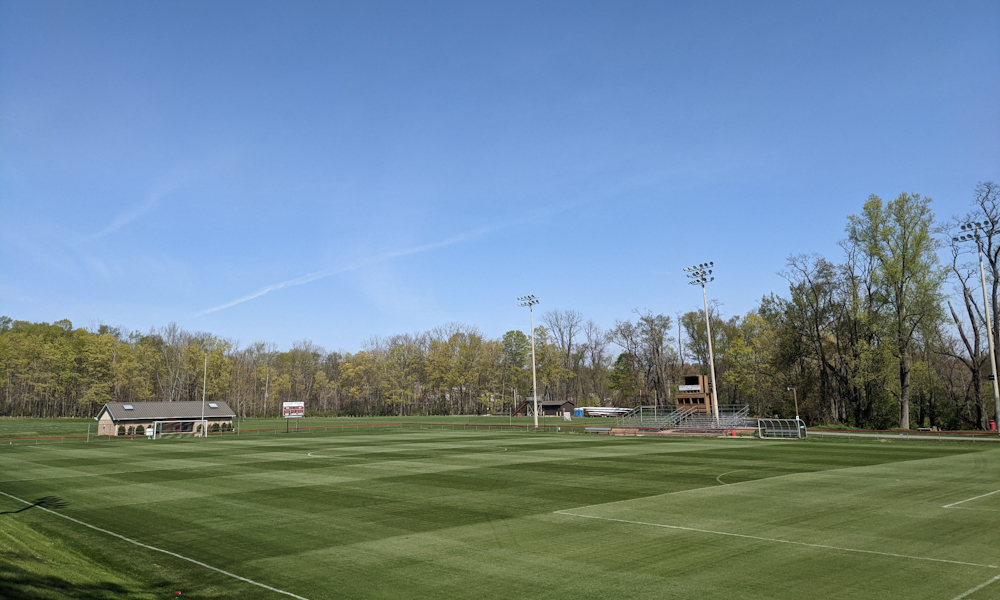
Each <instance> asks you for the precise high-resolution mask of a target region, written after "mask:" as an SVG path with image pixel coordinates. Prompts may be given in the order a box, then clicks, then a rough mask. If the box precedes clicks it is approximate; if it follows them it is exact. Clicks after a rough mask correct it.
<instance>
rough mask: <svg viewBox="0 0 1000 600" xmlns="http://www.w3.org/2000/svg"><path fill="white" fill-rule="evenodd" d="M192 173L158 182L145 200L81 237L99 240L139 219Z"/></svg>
mask: <svg viewBox="0 0 1000 600" xmlns="http://www.w3.org/2000/svg"><path fill="white" fill-rule="evenodd" d="M191 179H192V175H191V174H190V173H187V172H181V173H177V174H174V175H173V176H171V177H170V178H168V179H167V180H166V181H164V182H162V183H160V184H159V185H157V186H156V187H155V188H153V189H152V190H151V191H150V192H149V194H148V195H147V196H146V200H145V201H144V202H143V203H141V204H138V205H136V206H133V207H132V208H130V209H128V210H126V211H125V212H123V213H121V214H120V215H118V216H117V217H115V218H114V220H112V221H111V222H110V223H108V225H107V226H106V227H104V229H101V230H100V231H98V232H97V233H94V234H91V235H89V236H87V237H85V238H84V239H83V241H84V242H93V241H95V240H99V239H101V238H102V237H104V236H107V235H111V234H112V233H115V232H116V231H118V230H119V229H121V228H122V227H125V226H126V225H128V224H129V223H132V222H133V221H135V220H137V219H139V218H140V217H142V216H143V215H145V214H146V213H148V212H151V211H153V210H155V209H156V208H157V207H158V206H159V205H160V200H162V199H163V198H164V197H166V196H167V195H169V194H171V193H173V192H174V191H176V190H177V189H178V188H180V187H182V186H183V185H185V184H187V183H188V182H190V181H191Z"/></svg>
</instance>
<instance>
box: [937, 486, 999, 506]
mask: <svg viewBox="0 0 1000 600" xmlns="http://www.w3.org/2000/svg"><path fill="white" fill-rule="evenodd" d="M993 494H1000V490H993V491H992V492H989V493H987V494H982V495H979V496H973V497H972V498H966V499H965V500H959V501H958V502H952V503H951V504H945V505H944V506H942V507H941V508H952V507H954V506H958V505H959V504H965V503H966V502H971V501H973V500H979V499H980V498H985V497H986V496H992V495H993ZM980 510H982V509H980Z"/></svg>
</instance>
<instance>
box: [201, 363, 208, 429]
mask: <svg viewBox="0 0 1000 600" xmlns="http://www.w3.org/2000/svg"><path fill="white" fill-rule="evenodd" d="M207 385H208V350H205V372H204V377H202V378H201V427H202V430H201V435H202V437H208V426H207V425H208V424H207V423H205V389H206V387H207Z"/></svg>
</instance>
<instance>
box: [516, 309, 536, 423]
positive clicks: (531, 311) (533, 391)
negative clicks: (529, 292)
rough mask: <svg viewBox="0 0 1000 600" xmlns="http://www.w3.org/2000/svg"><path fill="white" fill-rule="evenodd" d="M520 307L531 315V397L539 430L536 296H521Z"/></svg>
mask: <svg viewBox="0 0 1000 600" xmlns="http://www.w3.org/2000/svg"><path fill="white" fill-rule="evenodd" d="M518 300H520V301H521V303H520V304H518V306H527V307H528V313H529V314H530V315H531V395H532V396H533V397H534V398H535V411H534V412H535V429H538V381H537V379H536V378H535V308H534V307H535V305H536V304H538V298H535V297H534V296H521V297H520V298H518Z"/></svg>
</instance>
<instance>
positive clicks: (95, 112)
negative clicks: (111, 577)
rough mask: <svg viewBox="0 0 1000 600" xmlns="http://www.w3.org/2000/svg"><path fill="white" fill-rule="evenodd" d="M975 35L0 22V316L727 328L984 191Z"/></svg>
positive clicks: (308, 14) (807, 12) (997, 129)
mask: <svg viewBox="0 0 1000 600" xmlns="http://www.w3.org/2000/svg"><path fill="white" fill-rule="evenodd" d="M998 99H1000V3H997V2H995V1H984V2H938V3H919V2H900V3H871V2H861V3H856V4H851V3H847V2H827V3H820V2H788V3H767V4H759V5H756V6H753V5H751V3H744V2H716V3H712V2H690V3H680V2H604V3H587V2H582V1H574V2H562V3H557V2H530V3H520V4H519V3H514V2H510V1H504V2H496V3H488V2H453V3H450V2H399V3H394V2H354V3H335V2H257V3H250V2H245V1H243V2H220V1H216V2H202V1H196V2H178V1H171V2H153V1H150V2H45V1H36V0H32V1H24V2H20V1H19V2H12V1H8V0H0V314H6V315H9V316H11V317H13V318H16V319H24V320H33V321H53V320H57V319H62V318H69V319H71V320H72V321H73V322H74V323H75V324H77V325H82V326H87V325H92V324H96V323H107V324H110V325H116V326H124V327H127V328H130V329H138V330H142V331H146V330H148V329H149V328H150V327H154V326H162V325H165V324H167V323H169V322H171V321H174V322H177V323H178V324H180V325H181V326H183V327H185V328H187V329H189V330H194V331H208V332H212V333H215V334H217V335H221V336H224V337H229V338H232V339H234V340H238V341H240V342H241V343H243V344H248V343H252V342H254V341H258V340H261V341H272V342H276V343H277V344H278V345H279V346H280V347H288V346H290V345H291V344H292V342H293V341H295V340H301V339H310V340H312V341H314V342H316V343H317V344H320V345H323V346H325V347H327V348H329V349H345V350H348V351H353V350H356V349H358V348H359V347H360V346H361V344H362V343H363V342H364V340H366V339H367V338H368V337H369V336H371V335H373V334H379V335H387V334H393V333H403V332H412V331H419V330H425V329H428V328H431V327H434V326H437V325H440V324H442V323H445V322H449V321H459V322H464V323H469V324H474V325H477V326H479V327H480V328H481V329H482V330H483V331H484V332H485V333H486V334H488V335H491V336H499V335H501V334H502V333H503V332H504V331H507V330H509V329H513V328H520V329H526V327H527V317H528V315H527V314H526V311H525V309H519V308H517V306H516V302H515V297H517V296H520V295H524V294H535V295H537V296H538V297H539V298H540V299H541V301H542V303H541V305H540V306H539V307H538V309H539V310H540V311H544V310H549V309H554V308H559V309H576V310H579V311H580V312H582V313H583V314H584V316H585V317H589V318H593V319H594V320H595V321H597V322H599V323H601V324H603V325H605V326H607V325H611V324H612V323H613V322H614V320H615V319H618V318H628V317H629V316H630V313H631V311H632V309H635V308H639V309H650V310H653V311H656V312H662V313H665V314H670V315H673V314H675V313H677V312H678V311H683V310H690V309H694V308H698V307H699V306H700V304H701V298H700V294H699V293H698V291H697V290H696V289H694V288H692V287H690V286H688V285H686V282H685V279H684V276H683V273H682V272H681V268H682V267H684V266H687V265H690V264H692V263H697V262H702V261H708V260H712V261H714V262H715V263H716V265H717V269H716V275H717V277H718V278H717V280H716V281H715V282H714V283H713V284H711V285H710V287H709V291H710V295H711V297H712V298H715V299H717V300H718V301H719V302H721V304H722V310H723V312H724V313H725V314H726V315H728V316H731V315H734V314H741V313H744V312H746V311H747V310H750V309H751V308H752V307H753V306H754V305H755V303H756V302H757V300H758V299H759V298H760V297H761V296H763V295H765V294H767V293H769V292H771V291H775V292H779V293H782V292H783V291H784V289H785V287H786V286H785V282H784V281H783V280H782V279H781V278H780V277H779V276H778V275H777V272H778V271H780V270H781V269H782V268H783V266H784V263H785V260H786V258H787V257H788V256H789V255H790V254H793V253H812V252H818V253H821V254H824V255H826V256H827V257H829V258H831V259H835V260H839V258H840V252H839V249H838V247H837V242H838V240H840V239H841V238H843V235H844V234H843V228H844V224H845V222H846V218H847V215H849V214H851V213H854V212H857V211H858V210H859V209H860V207H861V205H862V203H863V202H864V200H865V199H866V198H867V196H868V195H869V194H873V193H874V194H878V195H880V196H882V197H883V198H886V199H888V198H892V197H895V196H896V195H898V194H899V193H900V192H903V191H907V192H916V193H920V194H923V195H926V196H930V197H932V198H933V199H934V207H935V210H936V212H937V213H938V215H939V216H948V215H951V214H954V213H961V212H964V211H965V210H966V208H967V206H968V204H969V201H970V200H971V196H972V191H973V189H974V187H975V185H976V184H977V183H978V182H979V181H985V180H1000V100H998Z"/></svg>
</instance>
